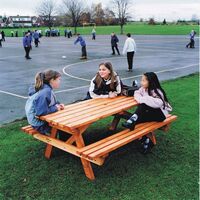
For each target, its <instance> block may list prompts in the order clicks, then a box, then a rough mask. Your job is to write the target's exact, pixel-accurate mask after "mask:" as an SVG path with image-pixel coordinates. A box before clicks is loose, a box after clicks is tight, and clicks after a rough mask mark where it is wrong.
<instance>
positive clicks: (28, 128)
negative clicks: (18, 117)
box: [21, 125, 38, 135]
mask: <svg viewBox="0 0 200 200" xmlns="http://www.w3.org/2000/svg"><path fill="white" fill-rule="evenodd" d="M21 130H22V131H23V132H25V133H28V134H29V135H34V134H36V133H38V131H37V130H35V129H33V127H32V126H30V125H28V126H25V127H22V128H21Z"/></svg>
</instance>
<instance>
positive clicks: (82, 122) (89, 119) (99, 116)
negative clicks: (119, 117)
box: [60, 103, 134, 128]
mask: <svg viewBox="0 0 200 200" xmlns="http://www.w3.org/2000/svg"><path fill="white" fill-rule="evenodd" d="M133 106H134V104H133V103H129V104H125V105H123V106H121V107H120V108H119V107H117V108H115V109H113V110H112V111H110V110H107V111H105V112H104V114H103V113H100V114H96V115H93V116H90V117H87V118H84V119H82V120H78V121H75V122H73V123H69V124H60V126H67V127H69V128H77V127H79V126H83V125H86V124H88V123H90V124H91V123H93V122H95V121H98V120H100V119H103V118H106V117H109V116H111V115H114V114H117V113H119V112H122V111H125V110H128V109H130V108H132V107H133Z"/></svg>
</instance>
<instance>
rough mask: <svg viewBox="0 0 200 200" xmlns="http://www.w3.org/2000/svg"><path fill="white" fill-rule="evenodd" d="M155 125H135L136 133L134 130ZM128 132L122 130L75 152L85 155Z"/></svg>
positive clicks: (147, 123) (148, 123)
mask: <svg viewBox="0 0 200 200" xmlns="http://www.w3.org/2000/svg"><path fill="white" fill-rule="evenodd" d="M155 123H156V122H146V123H142V124H138V125H136V127H135V131H136V130H140V128H141V127H143V126H146V125H152V124H155ZM128 132H130V129H125V130H123V131H120V132H119V133H116V134H114V135H111V136H110V137H107V138H104V139H102V140H100V141H98V142H95V143H93V144H90V145H88V146H85V147H83V148H81V149H79V150H78V151H77V153H79V154H82V153H85V152H86V151H88V150H90V149H93V148H95V147H98V146H100V145H101V144H104V143H106V142H108V141H110V140H113V139H115V138H118V137H119V136H121V135H125V134H126V133H128Z"/></svg>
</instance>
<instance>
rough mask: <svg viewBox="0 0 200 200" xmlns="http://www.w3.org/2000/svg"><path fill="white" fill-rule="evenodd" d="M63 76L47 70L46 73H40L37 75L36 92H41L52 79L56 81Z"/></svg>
mask: <svg viewBox="0 0 200 200" xmlns="http://www.w3.org/2000/svg"><path fill="white" fill-rule="evenodd" d="M60 76H61V74H60V73H59V72H57V71H54V70H51V69H50V70H46V71H44V72H39V73H37V74H36V76H35V90H36V91H39V90H40V89H42V87H43V85H44V84H45V83H46V84H49V82H50V80H51V79H54V80H55V79H56V78H58V77H60Z"/></svg>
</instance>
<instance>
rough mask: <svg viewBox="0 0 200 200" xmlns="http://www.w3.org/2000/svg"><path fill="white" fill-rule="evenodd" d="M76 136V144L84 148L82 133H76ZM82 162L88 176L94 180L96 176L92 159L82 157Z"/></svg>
mask: <svg viewBox="0 0 200 200" xmlns="http://www.w3.org/2000/svg"><path fill="white" fill-rule="evenodd" d="M74 137H75V139H76V140H75V141H76V145H77V147H78V148H82V147H84V146H85V144H84V141H83V137H82V135H81V134H80V133H77V134H75V135H74ZM81 163H82V166H83V169H84V172H85V175H86V177H87V178H89V179H90V180H94V179H95V176H94V172H93V169H92V165H91V163H90V161H88V160H86V159H84V158H81Z"/></svg>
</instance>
